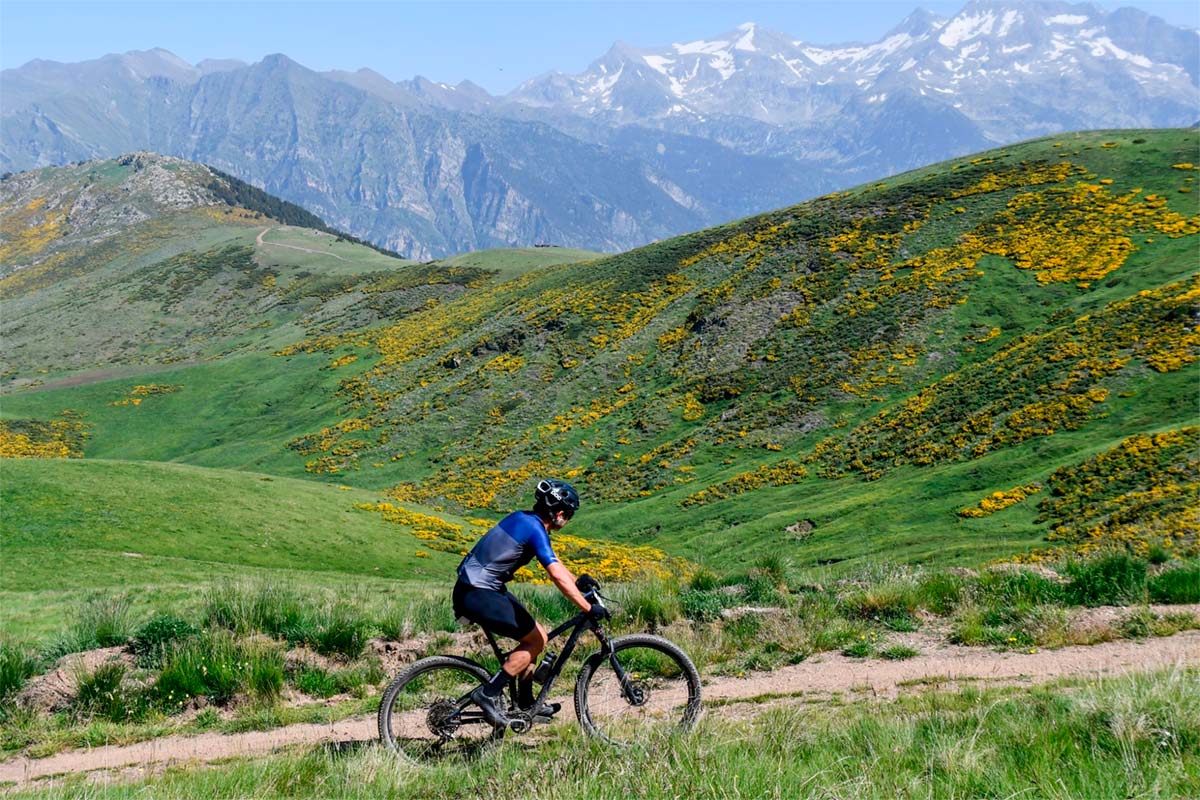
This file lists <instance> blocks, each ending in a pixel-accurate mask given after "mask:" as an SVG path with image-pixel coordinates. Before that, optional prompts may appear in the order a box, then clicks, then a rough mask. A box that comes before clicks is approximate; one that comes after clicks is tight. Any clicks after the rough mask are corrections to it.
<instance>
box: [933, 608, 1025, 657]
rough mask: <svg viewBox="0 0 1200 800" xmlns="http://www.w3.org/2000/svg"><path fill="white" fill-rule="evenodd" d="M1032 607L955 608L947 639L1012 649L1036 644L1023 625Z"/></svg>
mask: <svg viewBox="0 0 1200 800" xmlns="http://www.w3.org/2000/svg"><path fill="white" fill-rule="evenodd" d="M1034 608H1036V607H1035V606H1028V605H1021V606H1017V607H1012V608H1004V607H994V606H980V605H970V606H964V607H961V608H959V610H958V612H957V614H956V615H955V618H954V622H953V624H952V625H951V628H950V635H949V639H950V641H951V642H953V643H955V644H963V645H968V646H977V645H986V646H988V647H1001V648H1006V649H1007V648H1014V647H1028V646H1030V645H1033V644H1036V639H1035V636H1034V634H1033V633H1032V632H1031V631H1030V630H1029V629H1028V628H1027V627H1026V625H1025V622H1026V621H1027V619H1028V618H1029V617H1030V615H1031V613H1032V611H1033V609H1034Z"/></svg>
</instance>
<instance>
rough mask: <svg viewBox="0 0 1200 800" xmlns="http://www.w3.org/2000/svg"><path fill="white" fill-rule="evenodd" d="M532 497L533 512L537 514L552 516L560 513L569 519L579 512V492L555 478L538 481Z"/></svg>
mask: <svg viewBox="0 0 1200 800" xmlns="http://www.w3.org/2000/svg"><path fill="white" fill-rule="evenodd" d="M533 497H534V503H533V510H534V511H537V512H540V511H545V512H547V513H549V514H554V513H555V512H558V511H562V512H563V513H564V514H565V515H566V517H567V519H570V518H571V517H572V516H574V514H575V512H576V511H578V510H579V492H577V491H575V487H574V486H572V485H571V484H569V483H567V482H566V481H560V480H558V479H557V478H544V479H542V480H540V481H538V485H537V489H536V490H535V491H534V493H533Z"/></svg>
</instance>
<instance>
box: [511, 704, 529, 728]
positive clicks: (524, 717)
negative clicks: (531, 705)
mask: <svg viewBox="0 0 1200 800" xmlns="http://www.w3.org/2000/svg"><path fill="white" fill-rule="evenodd" d="M532 727H533V717H532V716H530V714H529V712H528V711H519V710H517V709H515V708H514V709H510V710H509V712H508V729H509V730H510V731H512V732H513V733H525V732H526V731H527V730H529V729H530V728H532Z"/></svg>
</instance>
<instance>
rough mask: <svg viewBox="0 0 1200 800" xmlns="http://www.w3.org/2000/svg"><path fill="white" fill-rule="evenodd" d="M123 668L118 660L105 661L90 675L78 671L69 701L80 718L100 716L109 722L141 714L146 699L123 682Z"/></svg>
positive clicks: (145, 705)
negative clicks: (73, 696)
mask: <svg viewBox="0 0 1200 800" xmlns="http://www.w3.org/2000/svg"><path fill="white" fill-rule="evenodd" d="M126 671H127V670H126V668H125V665H124V664H123V663H122V662H120V661H108V662H105V663H103V664H101V665H99V666H98V667H96V668H95V669H94V670H93V671H92V672H91V673H90V674H88V673H83V674H80V675H79V676H78V678H77V687H78V688H77V690H76V694H75V699H74V701H73V702H72V704H71V709H72V711H73V712H74V714H75V715H76V716H77V717H79V718H82V719H92V718H94V717H100V718H102V719H107V720H110V721H112V722H126V721H131V720H134V719H137V718H139V717H141V716H142V715H143V714H144V713H145V712H146V710H147V708H148V706H147V703H146V698H145V696H144V693H143V692H141V691H140V690H139V689H137V688H133V687H129V686H126V685H125V675H126Z"/></svg>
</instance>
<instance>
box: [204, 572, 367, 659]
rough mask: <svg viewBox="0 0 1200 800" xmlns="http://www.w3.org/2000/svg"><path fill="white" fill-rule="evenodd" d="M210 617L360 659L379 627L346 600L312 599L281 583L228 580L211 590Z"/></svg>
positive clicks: (230, 627) (219, 624)
mask: <svg viewBox="0 0 1200 800" xmlns="http://www.w3.org/2000/svg"><path fill="white" fill-rule="evenodd" d="M204 618H205V621H206V622H207V623H208V624H209V625H213V626H216V627H219V628H224V629H226V630H229V631H232V632H234V633H237V634H241V635H243V636H244V635H248V634H251V633H265V634H267V635H268V636H273V637H275V638H278V639H283V640H284V641H287V642H290V643H292V644H306V645H309V646H311V647H312V648H313V649H314V650H316V651H317V652H319V653H323V654H325V655H342V656H345V657H347V658H355V657H357V656H358V655H359V654H360V653H361V652H362V650H363V647H364V646H365V645H366V643H367V640H368V639H369V638H370V636H371V633H372V631H373V630H374V625H373V623H371V622H370V621H369V620H368V619H367V618H366V617H365V616H363V615H362V614H361V613H360V612H359V611H358V610H357V609H356V608H354V607H353V606H351V605H350V604H348V603H345V602H337V601H331V600H329V599H313V598H309V597H306V596H305V595H304V593H303V592H302V591H301V590H299V589H298V588H297V587H296V586H294V585H292V584H290V583H285V582H278V581H262V582H259V583H255V584H245V583H227V584H223V585H220V586H217V587H215V588H213V589H210V590H209V592H208V594H207V595H206V597H205V602H204Z"/></svg>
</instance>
